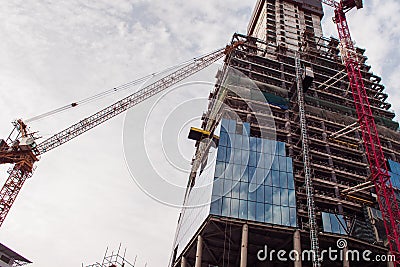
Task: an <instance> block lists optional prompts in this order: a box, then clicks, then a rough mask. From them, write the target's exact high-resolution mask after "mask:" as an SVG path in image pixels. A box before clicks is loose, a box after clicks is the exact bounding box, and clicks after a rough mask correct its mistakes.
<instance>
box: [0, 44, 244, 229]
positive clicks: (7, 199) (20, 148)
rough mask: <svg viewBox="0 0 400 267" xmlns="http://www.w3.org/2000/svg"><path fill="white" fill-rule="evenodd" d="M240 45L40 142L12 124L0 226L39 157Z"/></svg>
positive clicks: (4, 158)
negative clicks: (9, 166)
mask: <svg viewBox="0 0 400 267" xmlns="http://www.w3.org/2000/svg"><path fill="white" fill-rule="evenodd" d="M241 44H243V42H235V43H232V44H231V45H227V46H226V47H225V48H221V49H219V50H216V51H214V52H211V53H209V54H206V55H204V56H201V57H199V58H195V59H194V60H192V61H191V62H189V63H187V64H185V65H183V66H182V67H180V68H178V69H177V70H175V71H173V72H172V73H170V74H168V75H166V76H164V77H163V78H161V79H159V80H157V81H155V82H153V83H151V84H149V85H147V86H146V87H144V88H142V89H141V90H139V91H137V92H135V93H133V94H131V95H129V96H127V97H125V98H123V99H121V100H119V101H117V102H115V103H114V104H112V105H110V106H108V107H106V108H104V109H102V110H100V111H98V112H96V113H94V114H93V115H91V116H89V117H87V118H85V119H83V120H81V121H79V122H77V123H75V124H73V125H72V126H70V127H68V128H66V129H64V130H62V131H60V132H58V133H57V134H55V135H53V136H51V137H50V138H48V139H46V140H44V141H42V142H40V143H37V142H36V140H37V137H36V136H35V133H34V132H30V131H29V129H28V126H27V124H26V123H25V122H24V121H23V120H22V119H18V120H17V121H15V122H14V123H13V124H14V129H13V130H12V132H11V134H10V135H9V137H8V138H7V139H6V140H3V139H0V164H7V163H8V164H13V165H14V166H13V167H11V168H10V169H9V170H8V174H9V176H8V178H7V180H6V182H5V184H4V185H3V187H2V188H1V190H0V226H1V225H2V223H3V222H4V220H5V218H6V216H7V214H8V212H9V211H10V209H11V207H12V205H13V203H14V201H15V199H16V197H17V195H18V193H19V192H20V190H21V188H22V186H23V185H24V183H25V181H26V180H27V179H28V178H30V177H31V176H32V173H33V170H34V165H35V163H36V162H37V161H38V160H39V158H40V156H41V155H43V154H44V153H46V152H49V151H50V150H52V149H54V148H56V147H58V146H61V145H63V144H65V143H67V142H68V141H70V140H72V139H73V138H76V137H78V136H79V135H81V134H83V133H85V132H87V131H89V130H90V129H93V128H94V127H96V126H99V125H101V124H102V123H103V122H105V121H107V120H109V119H111V118H113V117H115V116H117V115H118V114H120V113H122V112H124V111H126V110H128V109H130V108H132V107H133V106H135V105H137V104H139V103H140V102H142V101H144V100H146V99H148V98H150V97H152V96H154V95H156V94H158V93H160V92H161V91H163V90H165V89H167V88H169V87H170V86H172V85H174V84H176V83H178V82H180V81H182V80H183V79H185V78H187V77H189V76H191V75H193V74H195V73H197V72H199V71H200V70H202V69H204V68H206V67H208V66H210V65H211V64H212V63H214V62H216V61H217V60H218V59H220V58H222V57H223V56H224V55H225V56H226V58H225V60H228V59H229V56H230V54H231V52H232V51H233V50H234V49H235V48H236V47H238V46H239V45H241ZM76 105H77V104H76V103H73V104H71V106H72V107H74V106H76Z"/></svg>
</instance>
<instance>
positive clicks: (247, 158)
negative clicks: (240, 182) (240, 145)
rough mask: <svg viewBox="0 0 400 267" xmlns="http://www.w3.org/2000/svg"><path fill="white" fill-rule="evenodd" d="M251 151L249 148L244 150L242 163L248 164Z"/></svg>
mask: <svg viewBox="0 0 400 267" xmlns="http://www.w3.org/2000/svg"><path fill="white" fill-rule="evenodd" d="M249 157H250V152H249V151H248V150H242V162H241V164H242V165H247V163H248V162H249Z"/></svg>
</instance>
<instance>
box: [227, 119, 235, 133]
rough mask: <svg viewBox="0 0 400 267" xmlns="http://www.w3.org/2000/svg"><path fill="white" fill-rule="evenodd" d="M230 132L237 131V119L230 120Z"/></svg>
mask: <svg viewBox="0 0 400 267" xmlns="http://www.w3.org/2000/svg"><path fill="white" fill-rule="evenodd" d="M228 132H230V133H235V132H236V121H234V120H229V122H228Z"/></svg>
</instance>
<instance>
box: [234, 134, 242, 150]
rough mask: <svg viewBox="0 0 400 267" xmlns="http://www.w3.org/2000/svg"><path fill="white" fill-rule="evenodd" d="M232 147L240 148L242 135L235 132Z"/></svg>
mask: <svg viewBox="0 0 400 267" xmlns="http://www.w3.org/2000/svg"><path fill="white" fill-rule="evenodd" d="M233 147H234V148H239V149H242V136H241V135H239V134H235V142H234V145H233Z"/></svg>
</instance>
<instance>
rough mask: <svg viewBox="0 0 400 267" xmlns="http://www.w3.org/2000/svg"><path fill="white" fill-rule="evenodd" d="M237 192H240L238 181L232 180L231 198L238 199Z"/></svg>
mask: <svg viewBox="0 0 400 267" xmlns="http://www.w3.org/2000/svg"><path fill="white" fill-rule="evenodd" d="M239 193H240V183H239V182H233V189H232V198H237V199H239Z"/></svg>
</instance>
